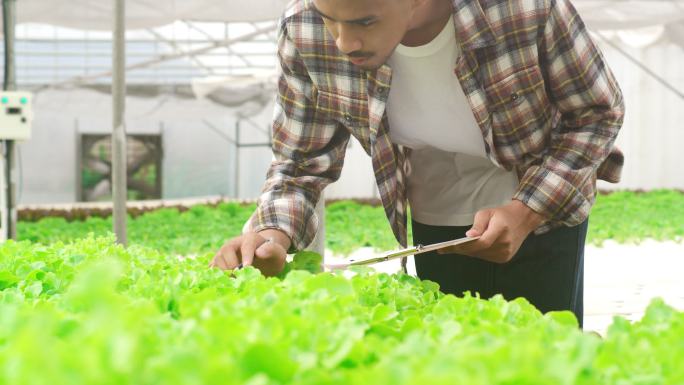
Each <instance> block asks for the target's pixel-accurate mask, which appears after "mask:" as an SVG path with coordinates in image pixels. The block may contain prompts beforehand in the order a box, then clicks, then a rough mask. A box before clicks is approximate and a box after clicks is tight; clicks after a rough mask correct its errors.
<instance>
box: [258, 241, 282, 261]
mask: <svg viewBox="0 0 684 385" xmlns="http://www.w3.org/2000/svg"><path fill="white" fill-rule="evenodd" d="M280 251H284V249H283V248H282V246H280V245H278V244H277V243H275V242H274V241H273V238H269V239H267V240H266V242H264V243H262V244H261V246H259V247H257V249H256V251H255V252H254V256H255V257H256V258H259V259H268V258H272V257H274V256H276V255H278V254H280Z"/></svg>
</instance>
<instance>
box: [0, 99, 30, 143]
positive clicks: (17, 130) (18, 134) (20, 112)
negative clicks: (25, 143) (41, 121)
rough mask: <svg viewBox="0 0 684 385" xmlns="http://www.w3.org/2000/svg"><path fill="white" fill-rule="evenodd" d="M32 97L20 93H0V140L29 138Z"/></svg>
mask: <svg viewBox="0 0 684 385" xmlns="http://www.w3.org/2000/svg"><path fill="white" fill-rule="evenodd" d="M32 102H33V95H32V94H31V93H30V92H22V91H0V139H2V140H27V139H30V138H31V123H32V121H33V108H32V107H31V106H32Z"/></svg>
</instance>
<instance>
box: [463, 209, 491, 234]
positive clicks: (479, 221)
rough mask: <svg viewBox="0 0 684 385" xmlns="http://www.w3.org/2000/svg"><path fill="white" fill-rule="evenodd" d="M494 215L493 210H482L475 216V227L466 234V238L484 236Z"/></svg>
mask: <svg viewBox="0 0 684 385" xmlns="http://www.w3.org/2000/svg"><path fill="white" fill-rule="evenodd" d="M492 215H494V211H493V210H480V211H478V212H477V213H476V214H475V219H474V221H473V227H471V228H470V230H468V231H467V232H466V236H468V237H477V236H481V235H482V234H484V232H485V231H487V227H488V226H489V221H490V220H491V218H492Z"/></svg>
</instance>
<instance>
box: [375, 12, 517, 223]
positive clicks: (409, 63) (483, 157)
mask: <svg viewBox="0 0 684 385" xmlns="http://www.w3.org/2000/svg"><path fill="white" fill-rule="evenodd" d="M458 55H459V48H458V43H457V41H456V31H455V28H454V25H453V22H452V21H451V20H449V22H447V23H446V25H445V27H444V29H443V30H442V32H440V34H439V35H438V36H437V37H436V38H435V39H433V40H432V41H431V42H429V43H427V44H425V45H423V46H419V47H407V46H404V45H401V44H400V45H399V46H398V47H397V48H396V50H395V51H394V53H393V54H392V56H391V57H390V59H389V61H388V64H389V65H390V66H391V67H392V73H393V75H392V84H391V87H390V93H389V97H388V101H387V115H388V118H389V127H390V138H391V139H392V141H393V142H394V143H397V144H401V145H404V146H406V147H409V148H411V149H413V151H412V153H411V157H410V159H409V160H408V161H409V164H410V171H409V173H408V199H409V205H410V207H411V215H412V217H413V218H414V219H415V220H416V221H418V222H420V223H424V224H427V225H435V226H469V225H471V224H472V223H473V218H474V216H475V213H476V212H477V211H478V210H480V209H482V208H485V207H495V206H499V205H502V204H505V203H507V202H509V201H510V200H511V198H512V197H513V194H514V193H515V191H516V189H517V186H518V178H517V175H516V174H515V172H512V171H510V172H509V171H506V170H504V169H500V168H498V167H496V166H495V165H494V164H493V163H492V162H491V161H490V160H489V159H488V158H487V154H486V152H485V147H484V139H483V137H482V132H481V131H480V127H479V126H478V125H477V122H476V121H475V118H474V116H473V113H472V110H471V108H470V105H469V104H468V100H467V99H466V96H465V94H464V93H463V89H462V88H461V84H460V83H459V81H458V77H457V76H456V74H455V73H454V67H455V65H456V59H457V58H458Z"/></svg>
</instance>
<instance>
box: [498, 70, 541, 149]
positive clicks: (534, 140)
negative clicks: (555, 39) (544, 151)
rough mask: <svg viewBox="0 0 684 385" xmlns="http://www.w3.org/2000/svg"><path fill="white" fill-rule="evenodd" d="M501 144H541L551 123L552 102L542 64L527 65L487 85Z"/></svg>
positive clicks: (499, 143)
mask: <svg viewBox="0 0 684 385" xmlns="http://www.w3.org/2000/svg"><path fill="white" fill-rule="evenodd" d="M485 92H486V94H487V99H488V103H489V108H488V109H489V113H490V118H491V123H492V134H493V139H494V142H495V144H497V145H498V146H502V145H507V146H516V145H517V146H520V147H523V148H525V147H532V148H535V147H539V146H541V145H542V144H543V140H544V133H545V132H547V131H548V130H549V129H550V125H551V117H552V113H551V112H552V111H551V104H550V102H549V98H548V96H547V95H546V89H545V87H544V77H543V76H542V73H541V69H540V68H539V66H532V67H528V68H525V69H522V70H519V71H516V72H515V73H513V74H511V75H509V76H507V77H506V78H504V79H502V80H500V81H497V82H495V83H492V84H490V85H488V86H487V87H485Z"/></svg>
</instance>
